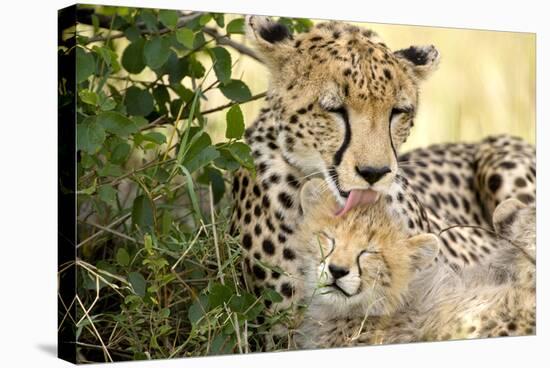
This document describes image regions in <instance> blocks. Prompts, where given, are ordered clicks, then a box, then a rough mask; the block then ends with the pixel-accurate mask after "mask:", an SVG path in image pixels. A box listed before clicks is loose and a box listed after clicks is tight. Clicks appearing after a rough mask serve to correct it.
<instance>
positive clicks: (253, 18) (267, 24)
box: [245, 15, 294, 69]
mask: <svg viewBox="0 0 550 368" xmlns="http://www.w3.org/2000/svg"><path fill="white" fill-rule="evenodd" d="M245 24H246V35H247V37H248V39H250V40H251V41H252V42H253V43H254V44H255V46H256V51H258V53H259V54H260V55H259V56H260V58H261V59H262V60H263V61H264V62H265V63H266V64H267V65H268V67H270V68H272V69H273V68H275V69H280V67H281V65H282V64H283V63H285V62H286V61H288V57H289V56H290V54H291V53H292V52H293V50H294V48H293V47H292V45H291V42H290V41H292V34H291V33H290V31H289V30H288V28H287V27H286V26H285V25H283V24H281V23H277V22H274V21H273V20H271V18H269V17H264V16H259V15H247V16H246V18H245Z"/></svg>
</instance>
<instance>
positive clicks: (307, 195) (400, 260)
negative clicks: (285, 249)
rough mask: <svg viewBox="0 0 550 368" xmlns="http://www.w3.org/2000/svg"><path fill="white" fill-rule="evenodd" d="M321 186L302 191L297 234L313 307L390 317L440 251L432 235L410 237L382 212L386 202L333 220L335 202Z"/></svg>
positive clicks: (316, 181)
mask: <svg viewBox="0 0 550 368" xmlns="http://www.w3.org/2000/svg"><path fill="white" fill-rule="evenodd" d="M322 184H323V181H322V180H321V179H313V180H311V181H309V182H307V183H306V184H305V185H304V187H303V188H302V192H301V204H302V208H303V210H304V223H303V224H302V225H301V232H300V234H299V236H300V241H301V242H302V243H303V244H304V247H303V248H304V249H305V254H304V259H306V260H307V262H308V265H307V268H306V284H307V286H306V287H307V289H308V290H309V294H310V295H312V296H313V297H312V301H311V308H317V310H318V311H320V312H321V313H327V314H328V315H330V316H334V315H344V316H348V317H349V316H353V315H365V313H368V314H369V315H380V314H387V313H389V312H391V311H392V310H393V309H394V308H395V307H397V305H398V304H399V302H400V300H401V297H402V296H403V294H404V292H405V291H406V290H407V287H408V285H409V283H410V282H411V281H412V279H413V276H414V273H415V272H416V270H418V269H423V268H425V267H427V266H428V265H429V264H430V263H431V262H432V261H433V260H434V258H435V256H436V255H437V253H438V251H439V240H438V238H437V237H436V236H435V235H433V234H421V235H416V236H413V237H408V236H407V235H406V231H405V230H404V229H402V228H400V227H398V226H397V225H396V224H394V222H393V221H392V219H391V217H390V216H389V215H388V213H387V212H386V209H385V208H384V204H385V203H384V201H378V202H377V203H374V204H372V205H370V206H368V207H363V208H357V209H354V210H353V211H350V212H349V213H348V214H346V215H345V216H341V217H338V218H335V217H334V211H335V209H336V208H337V206H338V205H337V203H336V201H335V200H334V198H333V196H332V195H330V194H328V193H326V191H325V192H324V193H323V192H322V191H321V190H320V188H321V187H322Z"/></svg>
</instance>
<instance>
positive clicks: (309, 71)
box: [246, 16, 439, 214]
mask: <svg viewBox="0 0 550 368" xmlns="http://www.w3.org/2000/svg"><path fill="white" fill-rule="evenodd" d="M246 24H247V34H248V36H249V38H250V39H251V40H252V41H253V42H254V43H255V45H256V50H257V51H258V52H259V54H260V57H261V58H262V59H263V60H264V62H265V64H266V65H267V67H268V69H269V71H270V73H271V84H270V91H269V93H270V96H271V99H270V101H271V105H272V108H273V110H274V111H275V114H276V119H277V124H278V126H277V129H278V135H277V143H278V146H279V147H280V149H281V150H282V152H283V154H284V156H285V158H286V159H287V160H288V161H289V162H290V163H291V164H293V165H295V166H296V167H298V168H299V169H301V170H302V171H303V172H304V173H305V174H313V173H318V174H322V175H323V176H324V178H325V181H326V183H327V185H328V186H329V188H330V189H331V191H332V193H333V194H334V195H335V197H336V199H337V200H338V202H339V203H340V205H344V209H343V210H341V211H340V213H341V214H344V213H345V212H347V211H348V210H350V209H352V208H353V207H355V206H356V205H358V204H367V203H370V202H372V201H373V200H375V199H376V198H377V197H378V195H377V193H378V192H386V191H387V190H388V188H389V186H390V184H391V182H392V181H393V179H394V177H395V174H396V171H397V158H396V154H397V152H396V151H397V150H398V148H399V146H400V145H401V144H402V143H403V142H404V141H405V140H406V138H407V136H408V135H409V130H410V128H411V127H412V125H413V118H414V116H415V113H416V111H417V106H418V88H419V83H420V82H421V81H422V80H424V79H426V78H427V76H428V75H429V74H431V72H432V71H433V70H434V69H435V68H436V66H437V64H438V61H439V53H438V51H437V50H436V49H435V47H434V46H411V47H409V48H406V49H403V50H399V51H395V52H392V51H390V49H389V48H388V47H387V46H386V45H385V44H384V43H382V42H381V40H380V39H379V38H378V36H377V35H376V34H375V33H374V32H372V31H370V30H366V29H361V28H359V27H355V26H352V25H348V24H345V23H341V22H328V23H320V24H317V25H316V26H315V27H313V28H312V29H311V30H310V31H308V32H306V33H301V34H297V35H294V36H292V35H291V34H290V33H289V32H288V30H287V28H285V26H284V25H282V24H279V23H275V22H274V21H272V20H271V19H269V18H267V17H261V16H249V17H247V19H246Z"/></svg>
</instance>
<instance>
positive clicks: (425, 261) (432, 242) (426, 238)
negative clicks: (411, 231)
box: [406, 234, 439, 270]
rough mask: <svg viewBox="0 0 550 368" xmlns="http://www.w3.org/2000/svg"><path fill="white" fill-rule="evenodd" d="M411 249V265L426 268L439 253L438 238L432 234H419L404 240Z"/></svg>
mask: <svg viewBox="0 0 550 368" xmlns="http://www.w3.org/2000/svg"><path fill="white" fill-rule="evenodd" d="M406 242H407V246H408V247H409V248H410V250H411V261H412V266H413V267H414V268H416V269H420V270H421V269H423V268H426V267H427V266H428V265H429V264H430V263H431V262H432V261H433V260H434V259H435V257H436V256H437V253H439V238H438V237H437V236H436V235H434V234H420V235H415V236H413V237H412V238H409V239H407V240H406Z"/></svg>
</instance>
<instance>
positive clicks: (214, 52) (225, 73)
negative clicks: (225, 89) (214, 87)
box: [210, 47, 231, 84]
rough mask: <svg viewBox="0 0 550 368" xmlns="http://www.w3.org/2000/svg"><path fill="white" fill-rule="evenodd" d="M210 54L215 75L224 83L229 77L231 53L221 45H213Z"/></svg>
mask: <svg viewBox="0 0 550 368" xmlns="http://www.w3.org/2000/svg"><path fill="white" fill-rule="evenodd" d="M210 56H211V57H212V63H213V64H214V72H215V73H216V77H218V80H219V81H220V82H221V83H222V84H226V83H227V82H229V81H230V79H231V55H230V54H229V51H227V50H226V49H224V48H223V47H214V48H211V49H210Z"/></svg>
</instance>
